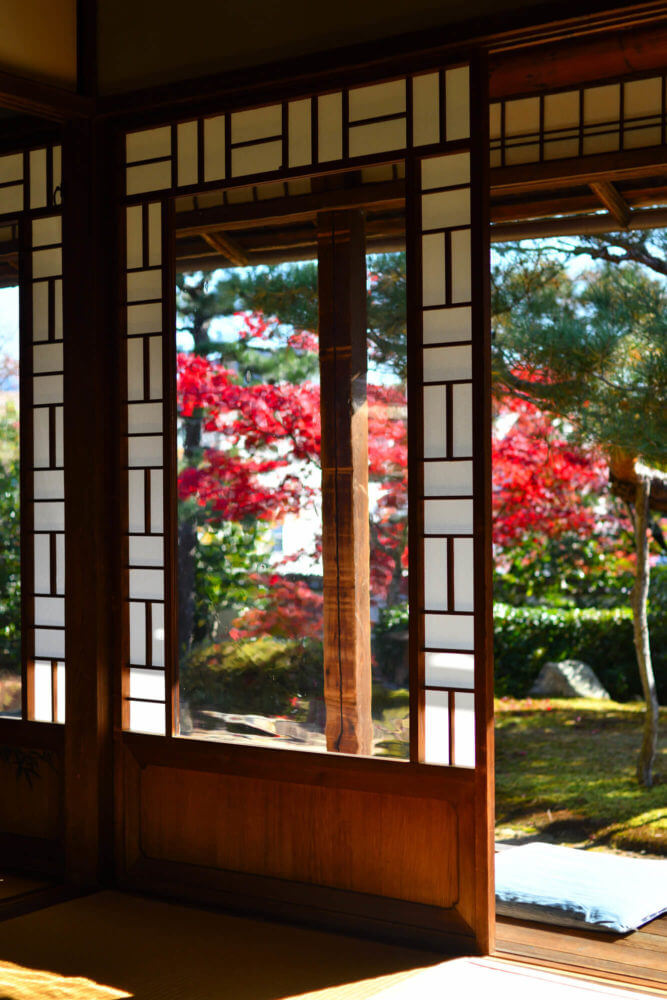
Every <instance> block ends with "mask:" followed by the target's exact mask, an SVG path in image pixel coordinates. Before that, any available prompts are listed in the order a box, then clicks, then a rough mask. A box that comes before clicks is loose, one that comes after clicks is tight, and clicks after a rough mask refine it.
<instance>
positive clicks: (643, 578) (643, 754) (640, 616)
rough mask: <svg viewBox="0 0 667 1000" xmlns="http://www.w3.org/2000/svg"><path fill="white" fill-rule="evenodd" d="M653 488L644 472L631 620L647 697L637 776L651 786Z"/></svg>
mask: <svg viewBox="0 0 667 1000" xmlns="http://www.w3.org/2000/svg"><path fill="white" fill-rule="evenodd" d="M650 491H651V482H650V480H649V479H648V478H647V477H645V476H640V477H639V479H638V481H637V486H636V492H635V514H634V529H635V543H636V548H637V569H636V572H635V585H634V587H633V588H632V624H633V629H634V640H635V650H636V652H637V665H638V667H639V676H640V677H641V682H642V690H643V692H644V700H645V701H646V715H645V717H644V735H643V738H642V746H641V750H640V752H639V758H638V760H637V779H638V781H639V783H640V784H641V785H644V786H645V787H646V788H650V787H651V785H652V784H653V764H654V762H655V757H656V754H657V751H658V711H659V707H658V695H657V691H656V686H655V676H654V674H653V666H652V664H651V649H650V646H649V633H648V616H647V609H646V605H647V600H648V587H649V575H650V571H649V562H648V536H647V529H648V505H649V495H650Z"/></svg>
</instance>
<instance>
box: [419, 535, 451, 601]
mask: <svg viewBox="0 0 667 1000" xmlns="http://www.w3.org/2000/svg"><path fill="white" fill-rule="evenodd" d="M424 606H425V607H426V610H427V611H447V610H449V609H448V608H447V539H446V538H425V539H424Z"/></svg>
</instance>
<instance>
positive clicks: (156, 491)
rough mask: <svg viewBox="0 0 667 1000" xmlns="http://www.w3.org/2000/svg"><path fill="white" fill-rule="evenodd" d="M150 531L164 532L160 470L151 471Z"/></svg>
mask: <svg viewBox="0 0 667 1000" xmlns="http://www.w3.org/2000/svg"><path fill="white" fill-rule="evenodd" d="M151 531H157V532H161V531H164V498H163V495H162V472H161V470H160V469H151Z"/></svg>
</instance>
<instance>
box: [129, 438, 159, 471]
mask: <svg viewBox="0 0 667 1000" xmlns="http://www.w3.org/2000/svg"><path fill="white" fill-rule="evenodd" d="M163 461H164V456H163V443H162V437H161V436H158V435H156V436H155V437H131V438H128V442H127V463H128V465H129V466H130V468H131V469H136V468H141V467H142V466H156V465H162V464H163Z"/></svg>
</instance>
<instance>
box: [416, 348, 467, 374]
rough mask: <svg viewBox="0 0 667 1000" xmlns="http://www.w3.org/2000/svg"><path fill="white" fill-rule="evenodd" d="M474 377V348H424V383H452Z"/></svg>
mask: <svg viewBox="0 0 667 1000" xmlns="http://www.w3.org/2000/svg"><path fill="white" fill-rule="evenodd" d="M471 376H472V348H471V347H468V346H467V345H465V344H464V345H461V346H459V347H426V348H424V382H452V381H458V380H459V379H469V378H471Z"/></svg>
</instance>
